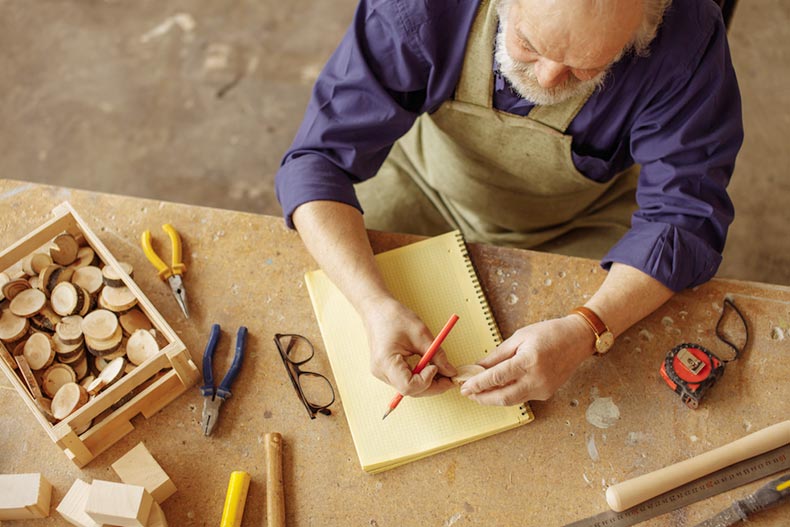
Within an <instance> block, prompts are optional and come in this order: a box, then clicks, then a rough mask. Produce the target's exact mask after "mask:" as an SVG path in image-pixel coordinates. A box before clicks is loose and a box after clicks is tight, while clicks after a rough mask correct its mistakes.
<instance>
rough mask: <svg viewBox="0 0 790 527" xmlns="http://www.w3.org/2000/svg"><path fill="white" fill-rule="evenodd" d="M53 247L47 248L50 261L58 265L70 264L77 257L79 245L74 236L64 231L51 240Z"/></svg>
mask: <svg viewBox="0 0 790 527" xmlns="http://www.w3.org/2000/svg"><path fill="white" fill-rule="evenodd" d="M52 243H53V244H54V247H52V248H51V249H50V250H49V255H50V256H51V257H52V261H53V262H55V263H56V264H58V265H70V264H72V263H73V262H74V260H76V259H77V252H78V251H79V250H80V246H79V244H78V243H77V240H75V239H74V236H72V235H71V234H69V233H67V232H64V233H63V234H59V235H57V236H56V237H55V239H54V240H52Z"/></svg>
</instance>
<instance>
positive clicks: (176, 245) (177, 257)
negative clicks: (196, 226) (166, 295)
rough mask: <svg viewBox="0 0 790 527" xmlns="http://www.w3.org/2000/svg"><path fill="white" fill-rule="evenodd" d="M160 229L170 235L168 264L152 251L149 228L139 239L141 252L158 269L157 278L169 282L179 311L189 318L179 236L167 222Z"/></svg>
mask: <svg viewBox="0 0 790 527" xmlns="http://www.w3.org/2000/svg"><path fill="white" fill-rule="evenodd" d="M162 229H163V230H164V231H165V232H166V233H167V235H168V236H169V237H170V247H171V249H172V259H171V263H170V265H169V266H168V265H167V264H166V263H165V262H163V261H162V259H161V258H160V257H159V255H158V254H156V251H154V248H153V247H152V246H151V231H149V230H146V231H145V232H143V236H142V240H141V241H142V245H143V252H144V253H145V257H146V258H148V261H149V262H151V264H152V265H153V266H154V267H156V270H157V271H159V278H161V279H162V280H167V282H168V283H169V284H170V289H171V290H172V291H173V296H174V297H175V298H176V302H178V305H179V307H181V311H183V312H184V316H185V317H187V318H189V308H188V307H187V291H186V289H185V288H184V281H183V280H182V279H181V275H183V274H184V271H186V270H187V267H186V265H184V263H183V262H182V261H181V237H180V236H179V235H178V231H176V230H175V229H174V228H173V226H172V225H170V224H169V223H165V224H164V225H162Z"/></svg>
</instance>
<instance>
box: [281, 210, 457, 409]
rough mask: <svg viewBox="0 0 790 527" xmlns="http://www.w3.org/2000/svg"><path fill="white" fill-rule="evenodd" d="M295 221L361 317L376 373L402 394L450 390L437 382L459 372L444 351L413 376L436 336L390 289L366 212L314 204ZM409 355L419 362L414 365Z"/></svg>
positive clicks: (446, 381) (446, 382)
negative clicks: (367, 226)
mask: <svg viewBox="0 0 790 527" xmlns="http://www.w3.org/2000/svg"><path fill="white" fill-rule="evenodd" d="M293 220H294V224H295V225H296V228H297V229H298V230H299V235H300V236H301V237H302V240H303V241H304V243H305V246H306V247H307V249H308V250H309V251H310V254H312V255H313V257H314V258H315V259H316V261H317V262H318V264H319V265H320V266H321V268H322V269H323V270H324V272H326V274H327V275H328V276H329V278H330V279H331V280H332V282H334V284H335V285H336V286H337V287H338V288H339V289H340V290H341V291H342V292H343V294H344V295H345V297H346V298H347V299H348V300H349V302H351V304H352V305H353V306H354V309H356V311H357V313H359V314H360V316H361V317H362V320H363V321H364V323H365V329H366V331H367V335H368V344H369V345H370V346H369V347H370V350H371V351H370V368H371V370H372V373H373V375H375V376H376V377H377V378H378V379H380V380H382V381H384V382H386V383H387V384H389V385H391V386H392V387H394V388H395V389H396V390H398V391H399V392H400V393H402V394H403V395H411V396H414V395H435V394H438V393H442V392H443V391H445V390H447V389H449V388H450V387H451V386H452V385H453V384H452V382H451V381H450V379H449V378H445V377H441V376H440V377H439V378H438V379H437V378H436V377H437V372H438V373H440V374H441V375H444V376H448V377H449V376H452V375H455V373H456V371H455V368H453V366H452V365H451V364H450V363H449V362H448V361H447V356H446V355H445V354H444V351H442V350H441V349H440V350H439V351H438V352H437V353H436V355H434V357H433V362H432V364H430V365H428V366H427V367H425V368H424V369H423V370H422V372H420V374H419V375H414V376H412V374H411V370H412V367H413V365H415V364H416V363H417V361H418V360H419V358H420V357H421V356H422V355H423V354H424V353H425V352H426V351H428V348H429V347H430V345H431V343H432V342H433V335H431V332H430V331H429V330H428V328H427V327H425V324H423V322H422V321H421V320H420V319H419V317H418V316H417V315H415V314H414V312H412V311H411V310H409V309H407V308H406V307H405V306H404V305H403V304H401V303H400V302H398V301H397V300H395V299H394V298H393V297H392V295H391V293H390V292H389V290H388V289H387V286H386V284H385V283H384V280H383V278H382V277H381V273H380V272H379V269H378V267H377V266H376V261H375V259H374V258H373V250H372V249H371V247H370V242H369V241H368V235H367V232H366V231H365V225H364V222H363V221H362V214H360V212H359V211H358V210H357V209H355V208H354V207H351V206H349V205H345V204H343V203H337V202H333V201H311V202H308V203H305V204H304V205H301V206H300V207H299V208H298V209H296V212H294V215H293ZM410 357H414V358H415V359H417V360H414V361H413V363H412V366H410V365H409V362H407V359H409V358H410ZM360 358H361V357H360Z"/></svg>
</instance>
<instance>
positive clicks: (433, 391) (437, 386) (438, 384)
mask: <svg viewBox="0 0 790 527" xmlns="http://www.w3.org/2000/svg"><path fill="white" fill-rule="evenodd" d="M454 387H455V385H454V384H453V381H451V380H450V379H448V378H447V377H441V376H439V375H437V376H436V377H434V379H433V382H432V383H431V385H430V386H428V388H427V389H426V390H425V391H424V392H422V393H419V394H418V395H417V397H427V396H433V395H439V394H442V393H444V392H446V391H447V390H450V389H452V388H454Z"/></svg>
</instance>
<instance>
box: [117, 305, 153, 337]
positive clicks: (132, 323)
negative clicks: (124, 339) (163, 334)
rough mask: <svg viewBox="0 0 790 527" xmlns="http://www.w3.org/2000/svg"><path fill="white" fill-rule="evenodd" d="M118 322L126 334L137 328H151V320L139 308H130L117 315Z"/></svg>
mask: <svg viewBox="0 0 790 527" xmlns="http://www.w3.org/2000/svg"><path fill="white" fill-rule="evenodd" d="M119 322H120V323H121V327H122V328H123V332H124V334H126V335H131V334H132V333H134V332H135V331H137V330H138V329H145V330H149V329H151V328H153V325H152V324H151V321H150V320H149V319H148V317H147V316H145V313H143V312H142V311H140V310H139V309H130V310H129V311H127V312H126V313H124V314H123V315H121V316H120V317H119Z"/></svg>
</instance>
